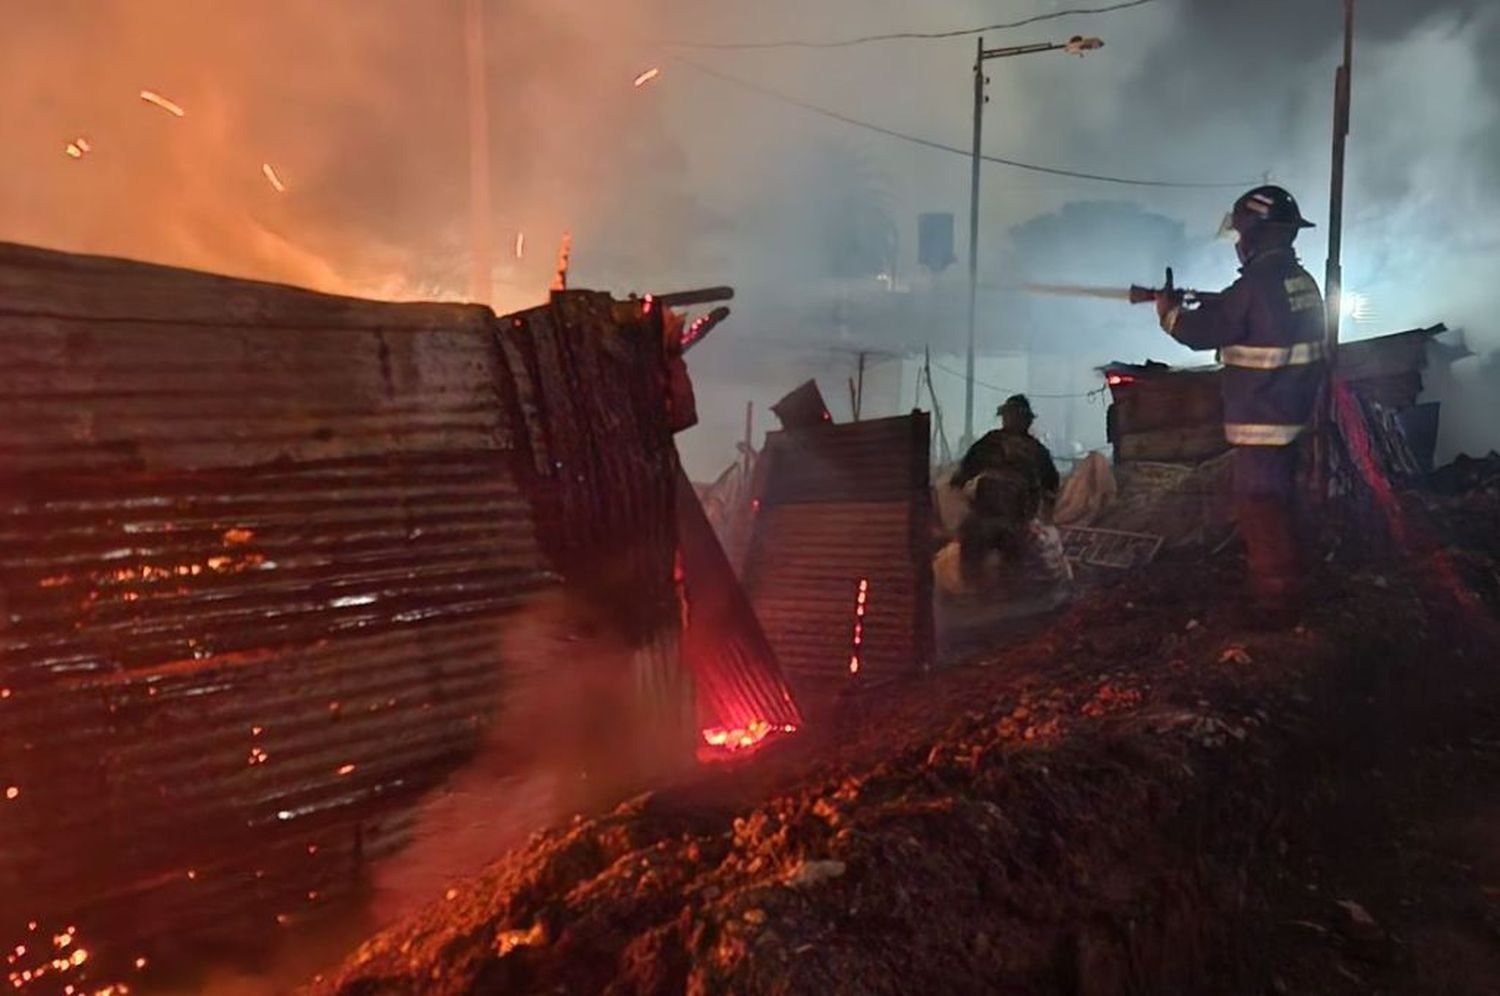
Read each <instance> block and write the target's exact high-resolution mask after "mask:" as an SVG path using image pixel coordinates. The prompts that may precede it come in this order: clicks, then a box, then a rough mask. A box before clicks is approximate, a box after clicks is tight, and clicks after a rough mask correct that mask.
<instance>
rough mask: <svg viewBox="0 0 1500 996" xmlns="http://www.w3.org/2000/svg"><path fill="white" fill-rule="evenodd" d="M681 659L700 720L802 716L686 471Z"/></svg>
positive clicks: (768, 721)
mask: <svg viewBox="0 0 1500 996" xmlns="http://www.w3.org/2000/svg"><path fill="white" fill-rule="evenodd" d="M677 534H678V538H679V542H680V544H681V551H682V552H681V558H682V574H683V603H684V613H685V615H686V624H685V625H684V627H683V646H682V653H683V660H684V661H685V662H686V663H687V665H688V666H689V667H690V668H691V669H692V671H693V678H694V680H695V682H696V683H697V688H698V726H699V728H700V729H703V730H722V731H742V730H743V731H751V730H755V729H756V728H757V727H758V725H760V724H764V725H766V726H769V727H775V728H778V729H783V730H784V729H786V728H789V727H791V728H795V727H797V726H800V725H801V723H802V717H801V716H800V715H799V713H798V711H797V706H796V704H795V703H794V702H793V700H792V692H791V688H790V686H789V685H787V683H786V682H785V680H783V678H782V676H781V668H780V667H779V666H778V664H777V662H776V654H775V651H773V650H772V649H771V644H770V642H769V641H768V640H767V639H766V635H765V633H764V631H763V630H762V629H761V625H760V621H759V620H758V619H757V618H756V616H755V610H754V609H753V608H752V607H751V605H750V600H749V598H748V597H746V595H745V592H744V590H743V589H742V588H741V587H740V583H739V579H738V578H736V577H735V575H734V568H733V567H731V566H730V563H729V558H728V556H726V555H725V553H724V549H723V547H721V546H720V545H719V540H718V537H717V536H716V535H715V534H714V530H713V526H712V525H711V524H710V523H709V521H708V516H707V515H706V514H705V513H704V510H703V506H702V505H701V504H700V503H699V501H698V496H697V495H696V494H695V493H694V492H693V485H692V483H691V482H690V481H689V480H688V478H687V475H686V474H685V473H683V474H680V476H679V477H678V479H677Z"/></svg>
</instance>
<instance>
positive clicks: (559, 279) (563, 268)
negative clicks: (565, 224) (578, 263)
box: [552, 232, 573, 291]
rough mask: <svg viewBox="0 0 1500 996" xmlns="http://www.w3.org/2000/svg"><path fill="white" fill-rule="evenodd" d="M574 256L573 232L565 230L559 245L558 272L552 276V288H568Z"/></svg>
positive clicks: (563, 289)
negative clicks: (570, 267) (569, 269)
mask: <svg viewBox="0 0 1500 996" xmlns="http://www.w3.org/2000/svg"><path fill="white" fill-rule="evenodd" d="M572 258H573V233H572V232H563V237H562V242H561V244H559V245H558V247H557V274H556V275H555V276H554V277H553V278H552V290H554V291H565V290H567V289H568V266H569V264H570V261H571V260H572Z"/></svg>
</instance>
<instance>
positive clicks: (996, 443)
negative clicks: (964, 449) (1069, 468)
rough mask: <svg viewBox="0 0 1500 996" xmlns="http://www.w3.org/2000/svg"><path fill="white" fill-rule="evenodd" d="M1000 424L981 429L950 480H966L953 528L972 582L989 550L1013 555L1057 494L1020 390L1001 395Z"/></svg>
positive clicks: (1053, 468) (957, 483)
mask: <svg viewBox="0 0 1500 996" xmlns="http://www.w3.org/2000/svg"><path fill="white" fill-rule="evenodd" d="M996 414H997V415H999V416H1000V428H999V429H995V430H992V431H990V432H987V433H985V434H984V436H983V437H982V438H980V440H979V441H978V442H976V443H975V444H974V445H973V446H971V447H970V448H969V452H968V453H966V454H964V458H963V462H962V463H960V464H959V467H958V472H957V473H955V474H954V475H953V478H952V480H951V481H949V485H950V486H951V487H953V488H954V489H955V490H965V489H966V488H968V486H969V485H970V483H971V482H972V483H973V485H974V486H973V487H972V488H971V489H970V492H971V494H970V511H969V514H968V516H967V517H966V518H965V519H964V522H963V524H962V525H961V526H960V527H959V530H958V542H959V551H960V564H961V565H962V568H963V576H964V580H965V581H966V582H967V583H969V584H975V583H977V582H978V581H979V580H980V578H981V577H982V574H983V570H984V561H985V558H986V557H987V556H988V555H989V553H990V551H991V550H996V549H998V550H1000V551H1001V552H1002V553H1005V554H1008V555H1010V556H1013V557H1014V556H1018V555H1019V552H1020V549H1021V546H1022V545H1023V544H1024V542H1025V538H1026V530H1027V528H1028V527H1029V525H1030V523H1031V521H1032V519H1034V518H1036V516H1037V514H1038V513H1039V512H1040V511H1041V510H1042V509H1044V508H1046V509H1050V508H1051V507H1052V504H1053V503H1054V502H1055V501H1056V499H1057V491H1058V487H1059V483H1060V479H1059V477H1058V473H1057V465H1056V464H1054V463H1053V462H1052V454H1051V453H1050V452H1049V451H1048V450H1047V447H1046V446H1044V445H1042V442H1041V440H1039V439H1037V438H1036V437H1035V436H1033V435H1032V434H1031V426H1032V424H1033V423H1035V422H1036V413H1035V412H1033V411H1032V410H1031V402H1030V401H1029V400H1028V399H1027V397H1026V395H1024V394H1016V395H1012V396H1011V397H1009V398H1007V399H1006V400H1005V403H1004V404H1002V405H1001V406H1000V408H999V409H998V411H996Z"/></svg>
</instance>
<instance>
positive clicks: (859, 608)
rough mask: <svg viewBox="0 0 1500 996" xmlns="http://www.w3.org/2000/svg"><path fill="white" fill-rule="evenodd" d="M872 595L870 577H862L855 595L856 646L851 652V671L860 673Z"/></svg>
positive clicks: (851, 672)
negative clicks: (867, 608) (867, 607)
mask: <svg viewBox="0 0 1500 996" xmlns="http://www.w3.org/2000/svg"><path fill="white" fill-rule="evenodd" d="M869 597H870V579H869V578H860V579H859V588H858V589H857V591H856V593H855V596H854V646H853V648H852V649H851V650H850V652H849V673H850V674H859V668H860V664H861V661H860V651H861V648H862V647H863V646H864V643H865V605H866V603H867V602H868V601H869Z"/></svg>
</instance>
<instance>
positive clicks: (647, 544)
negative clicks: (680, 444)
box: [500, 291, 697, 766]
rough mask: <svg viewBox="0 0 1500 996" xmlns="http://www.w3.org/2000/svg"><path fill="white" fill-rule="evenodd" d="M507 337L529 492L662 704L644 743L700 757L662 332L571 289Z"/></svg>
mask: <svg viewBox="0 0 1500 996" xmlns="http://www.w3.org/2000/svg"><path fill="white" fill-rule="evenodd" d="M500 342H501V345H502V348H503V349H504V351H505V355H506V357H507V360H508V366H509V367H510V369H511V371H512V373H513V383H514V384H515V390H516V397H517V400H518V404H519V407H520V408H521V410H523V411H524V412H526V413H527V417H526V421H527V423H528V425H529V426H530V427H531V433H532V436H531V444H532V452H533V453H534V454H536V459H535V461H534V462H533V464H532V473H531V475H530V484H529V488H530V490H531V491H532V494H533V498H534V505H535V508H536V511H537V516H538V521H539V522H540V524H541V527H540V528H541V535H542V536H543V538H544V542H545V544H546V547H547V551H548V555H549V558H550V559H551V561H552V562H553V563H554V564H556V565H557V566H558V569H559V571H560V572H561V573H562V574H563V576H564V577H565V579H566V580H567V583H568V586H569V590H570V591H571V592H573V593H574V594H575V595H576V597H578V598H580V599H583V600H586V601H587V602H588V603H589V608H590V610H591V611H593V612H596V613H598V614H600V615H601V616H603V617H604V618H605V619H607V621H608V624H609V625H610V627H611V628H612V629H613V630H614V631H616V632H618V633H620V634H621V635H622V636H623V638H624V639H625V640H626V641H627V643H628V644H629V647H630V649H631V650H632V651H638V652H637V653H636V654H635V661H636V667H637V671H638V673H637V675H636V684H637V687H638V688H639V689H640V690H641V693H642V695H643V696H645V697H646V699H647V700H648V701H649V702H650V703H651V707H650V709H649V710H648V711H647V712H646V713H643V714H641V715H640V716H638V717H637V718H638V719H639V720H640V721H641V722H643V723H647V724H649V725H650V726H651V727H652V732H653V733H654V736H652V737H647V736H644V735H643V736H641V737H639V738H637V739H638V740H639V741H640V742H642V743H646V742H657V743H660V744H662V746H663V749H664V750H666V752H667V755H668V756H664V757H661V758H659V759H657V760H658V761H659V763H660V764H661V765H670V764H672V763H673V757H672V755H674V754H678V755H680V757H682V758H690V757H691V748H692V745H693V743H694V742H695V740H696V736H697V727H696V723H695V718H694V713H695V708H694V702H693V697H692V682H691V680H690V679H689V677H688V675H687V674H686V673H685V672H684V671H683V669H682V662H681V658H680V655H679V653H678V651H677V640H678V636H679V629H680V625H681V617H680V615H679V610H678V601H677V589H676V586H675V583H674V581H673V568H674V565H675V560H676V553H677V525H676V522H677V505H676V500H677V499H676V482H677V475H678V460H677V451H676V448H675V445H674V443H673V441H672V431H671V427H670V425H669V423H668V412H667V401H666V399H667V393H666V385H667V354H666V349H665V340H664V338H663V335H662V331H661V328H660V326H659V324H658V323H657V322H655V321H652V320H649V319H647V318H645V317H643V316H642V315H641V312H640V306H639V305H638V304H635V305H632V304H630V303H618V304H617V303H616V302H615V301H613V300H612V299H611V298H610V296H609V295H607V294H599V293H594V292H590V291H569V292H565V293H560V294H554V295H553V298H552V302H551V304H550V305H549V306H547V307H545V308H538V309H534V310H532V311H528V312H525V313H522V314H519V315H515V316H512V317H511V318H510V319H509V320H508V321H507V322H505V323H502V330H501V333H500ZM622 721H623V717H622ZM674 744H675V745H676V749H674V747H673V746H672V745H674ZM653 766H655V765H653Z"/></svg>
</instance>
